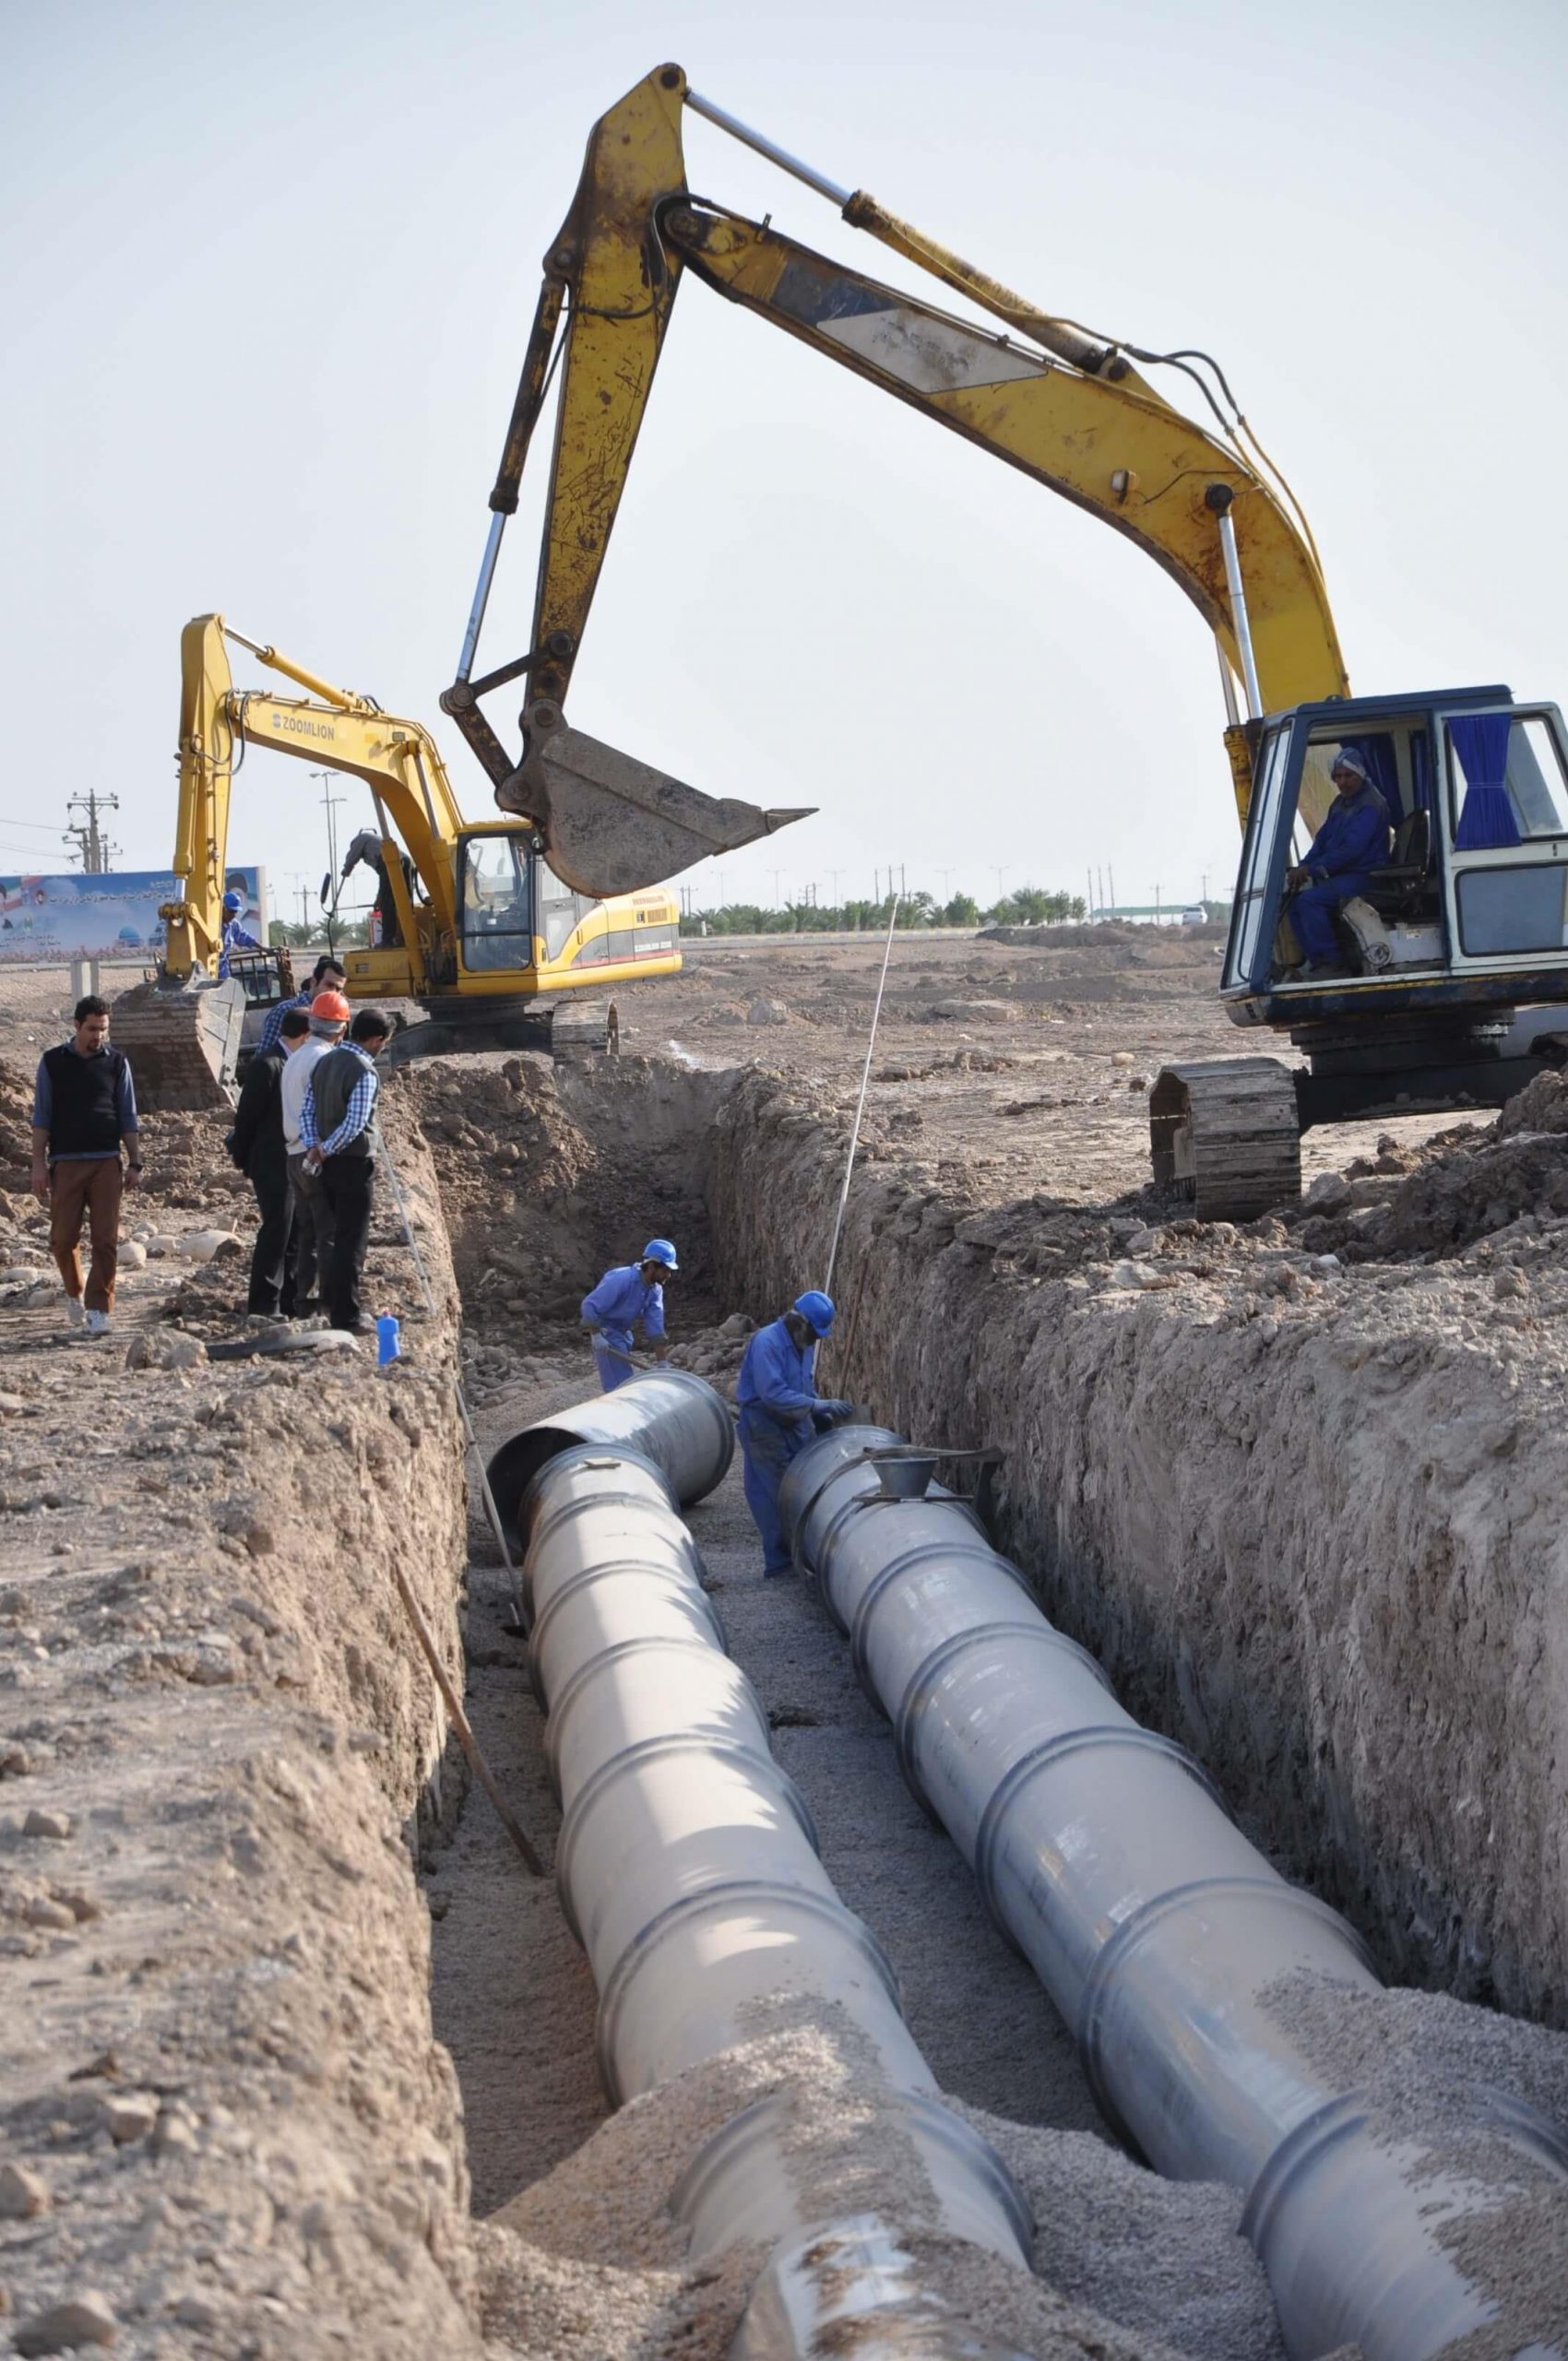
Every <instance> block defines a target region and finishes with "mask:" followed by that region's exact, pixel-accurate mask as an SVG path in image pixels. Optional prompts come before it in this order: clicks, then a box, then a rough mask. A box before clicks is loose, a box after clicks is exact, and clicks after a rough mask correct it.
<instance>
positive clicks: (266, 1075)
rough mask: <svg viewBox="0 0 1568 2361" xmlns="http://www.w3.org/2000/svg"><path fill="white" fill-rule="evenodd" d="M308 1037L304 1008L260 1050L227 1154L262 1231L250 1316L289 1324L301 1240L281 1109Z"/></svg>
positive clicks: (257, 1243)
mask: <svg viewBox="0 0 1568 2361" xmlns="http://www.w3.org/2000/svg"><path fill="white" fill-rule="evenodd" d="M309 1038H310V1018H309V1017H308V1016H307V1015H306V1014H305V1012H304V1010H303V1008H291V1009H290V1010H289V1012H288V1014H286V1015H285V1017H284V1019H283V1023H282V1026H281V1028H280V1032H279V1046H278V1048H277V1049H275V1050H257V1051H256V1054H255V1057H254V1058H253V1059H252V1060H251V1062H250V1064H249V1066H248V1067H247V1068H246V1070H245V1079H244V1086H243V1088H242V1089H241V1092H240V1103H239V1106H238V1107H237V1108H236V1109H235V1111H234V1128H233V1130H232V1132H231V1133H230V1134H229V1153H230V1155H231V1156H232V1157H233V1159H234V1161H235V1163H236V1164H237V1165H238V1166H239V1168H240V1170H241V1171H242V1172H243V1173H244V1176H245V1178H246V1179H247V1181H249V1182H250V1184H251V1187H252V1188H253V1189H254V1190H255V1202H256V1206H257V1209H258V1211H259V1212H260V1215H261V1227H260V1228H259V1229H258V1230H257V1231H256V1234H255V1249H254V1251H253V1252H252V1254H251V1283H250V1293H249V1295H248V1296H247V1297H246V1299H245V1309H246V1311H255V1312H263V1313H267V1314H272V1315H276V1314H277V1313H279V1312H281V1313H282V1315H283V1317H284V1319H285V1320H288V1319H291V1318H292V1316H293V1311H294V1266H295V1263H296V1261H297V1258H298V1239H297V1235H296V1230H295V1224H294V1192H293V1190H292V1189H291V1186H290V1183H289V1162H288V1157H286V1155H285V1154H284V1149H283V1106H282V1100H281V1097H280V1096H279V1082H280V1081H281V1078H282V1074H283V1068H284V1066H285V1065H286V1064H287V1062H288V1061H289V1059H290V1058H291V1057H292V1056H293V1054H294V1051H295V1050H297V1049H298V1048H299V1046H300V1044H301V1042H302V1041H305V1040H308V1039H309Z"/></svg>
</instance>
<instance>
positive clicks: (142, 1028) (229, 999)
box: [109, 979, 245, 1114]
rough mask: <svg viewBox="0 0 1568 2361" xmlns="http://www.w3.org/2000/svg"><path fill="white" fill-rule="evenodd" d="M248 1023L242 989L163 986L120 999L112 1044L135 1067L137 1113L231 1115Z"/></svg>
mask: <svg viewBox="0 0 1568 2361" xmlns="http://www.w3.org/2000/svg"><path fill="white" fill-rule="evenodd" d="M244 1021H245V991H244V985H243V984H238V983H233V982H229V983H222V984H206V983H203V984H176V983H172V982H170V981H168V980H167V979H163V980H155V981H153V982H150V983H144V984H136V985H133V987H132V988H131V990H130V991H128V992H121V993H120V994H119V996H118V998H117V999H116V1000H115V1001H114V1003H113V1006H112V1008H111V1010H110V1014H109V1028H110V1038H111V1039H112V1040H113V1044H114V1047H115V1048H116V1049H117V1050H124V1051H125V1055H126V1057H127V1058H129V1060H130V1062H131V1073H132V1075H133V1076H134V1078H135V1082H136V1093H137V1105H138V1107H145V1108H147V1109H150V1110H151V1111H152V1112H154V1113H158V1114H180V1113H189V1112H196V1111H199V1110H200V1109H204V1108H209V1107H232V1105H233V1104H234V1100H235V1097H236V1088H235V1083H236V1075H237V1071H238V1066H239V1056H240V1036H241V1033H242V1031H243V1029H244Z"/></svg>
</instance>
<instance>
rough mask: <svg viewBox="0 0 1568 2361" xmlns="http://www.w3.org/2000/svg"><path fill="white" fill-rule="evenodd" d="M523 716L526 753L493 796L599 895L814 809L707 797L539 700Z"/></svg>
mask: <svg viewBox="0 0 1568 2361" xmlns="http://www.w3.org/2000/svg"><path fill="white" fill-rule="evenodd" d="M529 719H530V724H531V726H530V728H529V752H528V754H527V755H526V757H525V759H524V761H523V763H522V765H520V767H519V768H518V769H517V770H515V771H514V772H513V773H512V776H511V777H510V778H508V779H505V780H504V781H503V782H502V784H501V786H500V787H498V788H497V789H496V790H495V801H497V803H498V804H499V805H500V806H501V808H502V810H503V811H504V812H520V813H524V814H525V815H526V816H527V817H528V818H529V819H530V820H533V821H535V822H536V823H537V824H538V825H539V827H540V831H541V833H542V835H543V837H544V847H545V852H546V854H547V856H548V858H549V861H550V866H551V867H552V869H553V870H554V872H555V873H556V875H557V876H558V877H560V878H564V881H565V883H566V884H568V885H570V886H571V887H572V888H573V889H574V890H575V891H576V893H579V894H588V895H590V896H592V897H593V899H594V900H595V901H604V900H606V899H608V897H609V896H611V895H612V894H636V893H639V892H640V891H641V890H642V889H643V888H644V887H645V886H647V885H657V884H659V882H660V881H661V880H662V879H664V878H666V877H673V876H674V875H675V874H676V872H678V871H680V870H683V869H689V868H690V867H691V866H692V863H693V862H694V861H697V860H707V858H708V856H709V855H710V854H713V853H719V852H733V851H735V850H736V848H738V847H739V846H741V845H749V844H754V843H755V842H756V840H757V838H758V837H759V836H772V835H773V833H774V831H775V830H776V829H778V828H787V827H788V826H789V825H790V822H791V821H792V820H806V819H809V818H810V817H811V815H812V813H813V812H814V810H815V808H816V807H815V806H814V804H802V805H801V806H800V807H799V808H796V809H790V810H784V811H772V812H765V811H764V810H762V809H761V807H760V806H759V805H757V804H755V803H740V802H737V801H734V800H733V799H732V798H731V797H728V796H726V797H722V798H720V797H717V796H712V795H703V794H700V793H699V792H698V790H697V789H695V787H687V786H685V785H684V784H683V781H682V780H680V779H678V778H671V777H670V776H669V774H668V772H666V771H659V770H655V769H654V768H653V767H652V765H650V764H648V763H641V762H638V761H637V760H636V757H635V756H634V755H631V754H623V753H618V752H617V750H616V749H615V748H614V747H613V746H606V745H604V744H603V743H602V742H600V740H599V739H597V738H589V737H587V736H585V734H584V733H583V731H582V730H571V729H568V728H567V726H566V724H565V723H564V722H563V721H557V722H556V723H555V724H554V726H553V727H552V726H550V724H549V723H548V721H546V720H545V719H544V718H542V717H541V715H540V710H539V708H538V707H535V709H534V711H533V713H532V715H531V716H530V717H529Z"/></svg>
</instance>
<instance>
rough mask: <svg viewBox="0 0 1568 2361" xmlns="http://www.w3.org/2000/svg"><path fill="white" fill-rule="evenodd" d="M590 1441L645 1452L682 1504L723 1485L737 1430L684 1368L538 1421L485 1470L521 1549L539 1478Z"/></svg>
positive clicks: (635, 1381) (707, 1388)
mask: <svg viewBox="0 0 1568 2361" xmlns="http://www.w3.org/2000/svg"><path fill="white" fill-rule="evenodd" d="M585 1442H592V1443H603V1444H605V1445H606V1446H607V1447H608V1448H610V1449H612V1450H616V1451H635V1452H639V1453H641V1454H642V1456H643V1458H645V1459H651V1460H652V1462H653V1464H654V1465H655V1466H656V1467H659V1468H662V1470H663V1472H664V1474H665V1475H666V1476H667V1477H669V1479H670V1486H671V1490H672V1491H673V1493H674V1495H675V1498H676V1499H677V1500H678V1501H686V1502H688V1503H689V1502H691V1501H700V1500H703V1499H704V1498H706V1496H707V1494H708V1493H709V1492H711V1491H712V1490H713V1489H714V1487H715V1486H716V1485H718V1484H721V1483H722V1482H723V1480H724V1474H725V1470H726V1469H727V1468H728V1466H729V1465H730V1462H731V1458H732V1456H733V1454H734V1450H735V1425H734V1420H733V1418H731V1414H730V1410H729V1407H728V1406H727V1405H726V1403H725V1402H724V1401H723V1400H722V1398H721V1397H720V1396H719V1394H716V1393H715V1392H714V1390H713V1388H712V1386H711V1385H708V1384H706V1383H705V1382H704V1381H703V1380H702V1379H701V1378H700V1377H694V1376H693V1375H692V1373H691V1372H690V1370H683V1369H659V1370H649V1371H648V1373H647V1375H646V1376H644V1377H634V1378H632V1379H631V1380H629V1381H628V1382H627V1383H626V1384H624V1385H622V1386H618V1387H617V1388H616V1390H615V1392H614V1393H613V1394H595V1395H594V1396H593V1397H592V1399H591V1400H589V1401H587V1402H577V1403H575V1404H574V1405H573V1406H572V1407H571V1408H570V1409H568V1410H558V1411H556V1412H555V1413H554V1415H553V1416H552V1417H551V1418H535V1419H534V1420H533V1422H532V1423H531V1425H529V1426H526V1427H524V1428H522V1429H520V1430H519V1431H518V1432H517V1434H515V1435H511V1436H509V1437H508V1438H507V1440H506V1441H505V1442H504V1443H502V1445H501V1446H500V1448H499V1449H498V1450H497V1451H496V1452H494V1453H493V1455H492V1457H491V1461H490V1465H489V1466H488V1467H487V1469H486V1471H485V1472H486V1474H487V1476H488V1477H489V1478H490V1489H491V1491H492V1493H493V1496H494V1500H495V1505H496V1509H497V1510H498V1512H499V1513H500V1516H501V1521H502V1525H503V1526H504V1528H505V1533H506V1537H507V1541H508V1543H509V1544H510V1546H511V1547H513V1548H517V1545H518V1542H519V1538H520V1528H519V1525H518V1523H517V1513H518V1506H519V1503H520V1502H521V1501H522V1498H523V1495H524V1493H525V1492H526V1491H527V1490H528V1488H529V1483H530V1481H531V1480H532V1478H533V1477H534V1476H535V1475H537V1473H538V1472H539V1470H540V1467H542V1466H543V1465H544V1464H545V1462H546V1460H549V1459H553V1458H554V1457H555V1455H556V1453H558V1452H563V1451H571V1450H573V1449H575V1448H576V1445H577V1444H578V1443H585Z"/></svg>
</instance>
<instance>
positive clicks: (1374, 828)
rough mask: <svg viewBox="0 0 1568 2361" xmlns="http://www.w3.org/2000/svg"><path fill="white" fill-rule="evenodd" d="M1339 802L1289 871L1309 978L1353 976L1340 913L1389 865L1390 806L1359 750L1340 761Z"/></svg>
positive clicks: (1348, 750) (1336, 774)
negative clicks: (1342, 951)
mask: <svg viewBox="0 0 1568 2361" xmlns="http://www.w3.org/2000/svg"><path fill="white" fill-rule="evenodd" d="M1332 777H1333V780H1334V785H1335V789H1336V800H1335V801H1334V802H1333V804H1332V805H1331V806H1330V808H1329V813H1328V817H1327V818H1326V819H1325V820H1324V824H1323V825H1322V827H1321V828H1320V829H1319V830H1318V832H1317V834H1316V836H1314V837H1313V840H1312V843H1311V844H1310V845H1309V846H1308V848H1307V857H1306V859H1305V860H1303V861H1300V862H1298V864H1297V866H1296V867H1295V868H1294V869H1290V870H1288V871H1287V872H1286V874H1285V883H1286V884H1287V885H1289V886H1290V887H1291V888H1292V898H1291V900H1290V902H1289V904H1288V906H1287V914H1288V916H1289V920H1290V924H1291V926H1292V927H1293V928H1294V930H1295V934H1296V940H1297V942H1298V943H1300V944H1301V955H1302V964H1301V967H1300V968H1299V970H1298V971H1297V972H1298V973H1299V974H1301V975H1303V976H1344V975H1348V973H1349V969H1348V967H1346V966H1345V964H1344V962H1343V961H1342V959H1341V958H1340V956H1339V945H1338V943H1337V942H1336V939H1335V933H1334V918H1335V913H1336V911H1337V910H1338V909H1340V908H1342V907H1343V905H1344V904H1345V903H1347V902H1349V901H1353V900H1354V898H1355V896H1357V895H1358V894H1364V893H1365V892H1366V889H1367V887H1368V886H1369V885H1370V884H1371V883H1372V879H1371V876H1370V875H1369V873H1368V872H1370V871H1372V870H1373V869H1375V868H1377V867H1378V865H1379V863H1380V862H1383V861H1385V860H1387V859H1388V829H1389V820H1388V806H1387V804H1386V803H1385V802H1384V800H1383V798H1382V796H1381V795H1380V794H1379V793H1378V791H1377V789H1376V788H1375V787H1374V786H1373V785H1372V780H1371V778H1370V777H1368V774H1367V766H1366V764H1365V762H1364V761H1363V760H1362V758H1361V756H1360V754H1358V753H1357V752H1356V750H1355V748H1354V747H1353V746H1342V747H1341V748H1340V750H1339V752H1338V753H1337V754H1336V755H1335V757H1334V768H1333V773H1332Z"/></svg>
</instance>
